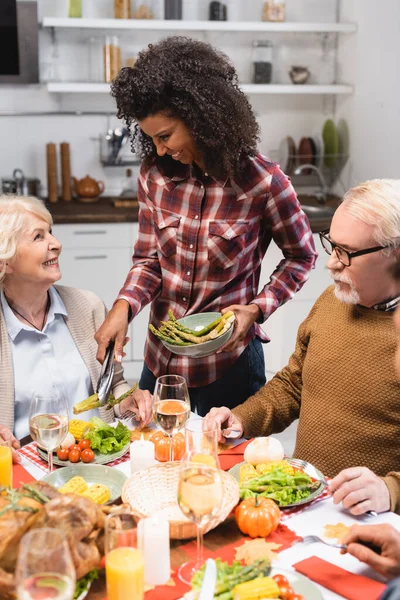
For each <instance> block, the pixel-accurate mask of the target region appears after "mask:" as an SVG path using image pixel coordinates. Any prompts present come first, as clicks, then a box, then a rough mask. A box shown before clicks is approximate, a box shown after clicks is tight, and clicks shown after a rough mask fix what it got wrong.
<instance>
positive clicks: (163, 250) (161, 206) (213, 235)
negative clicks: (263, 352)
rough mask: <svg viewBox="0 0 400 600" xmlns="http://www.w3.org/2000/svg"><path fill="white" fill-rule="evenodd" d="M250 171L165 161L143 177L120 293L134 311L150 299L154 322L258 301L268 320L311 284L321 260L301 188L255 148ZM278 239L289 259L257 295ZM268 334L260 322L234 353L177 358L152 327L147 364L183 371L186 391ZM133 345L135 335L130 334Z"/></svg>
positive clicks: (220, 372)
mask: <svg viewBox="0 0 400 600" xmlns="http://www.w3.org/2000/svg"><path fill="white" fill-rule="evenodd" d="M247 163H248V164H247V166H246V170H245V171H244V175H243V176H241V177H240V179H239V178H235V179H228V180H226V181H218V180H216V179H214V178H212V177H210V176H208V175H207V174H206V173H203V174H201V175H200V174H199V172H197V174H196V172H195V169H193V168H192V167H190V166H188V165H182V164H181V163H177V165H176V167H175V170H174V176H172V177H167V176H166V174H165V173H163V171H162V169H161V167H160V166H152V167H150V168H146V167H143V166H142V168H141V170H140V175H139V192H138V199H139V234H138V239H137V241H136V244H135V248H134V254H133V266H132V268H131V270H130V271H129V274H128V277H127V279H126V282H125V285H124V287H123V288H122V290H121V291H120V294H119V296H118V299H120V298H123V299H125V300H127V301H128V302H129V304H130V306H131V309H132V316H133V317H134V316H135V315H137V314H138V313H139V311H140V310H141V309H142V308H143V307H144V306H145V305H146V304H148V303H149V302H152V307H151V313H150V322H151V323H153V324H154V325H155V326H156V327H158V326H159V325H160V322H161V321H165V320H167V319H168V314H167V313H168V309H172V311H173V313H174V315H175V316H176V317H177V318H178V319H180V318H182V317H184V316H185V315H190V314H193V313H199V312H207V311H220V310H221V309H223V308H226V307H227V306H229V305H231V304H243V305H247V304H249V303H250V302H252V303H255V304H257V305H258V306H259V307H260V309H261V311H262V314H263V321H264V320H266V319H267V318H268V317H269V316H270V315H271V314H272V313H273V312H274V311H275V310H276V309H277V308H278V307H279V306H281V304H284V303H285V302H286V301H287V300H289V299H290V298H292V297H293V295H294V294H295V293H296V292H297V291H298V290H299V289H300V288H301V287H302V285H303V284H304V283H305V282H306V281H307V279H308V275H309V271H310V270H311V269H312V268H313V266H314V263H315V260H316V256H317V254H316V251H315V247H314V242H313V238H312V233H311V230H310V226H309V223H308V220H307V217H306V216H305V214H304V212H303V211H302V210H301V207H300V204H299V202H298V200H297V197H296V193H295V191H294V189H293V187H292V185H291V183H290V181H289V179H288V178H287V177H286V175H285V174H284V173H283V172H282V171H281V170H280V168H279V166H278V165H277V164H275V163H273V162H270V161H269V160H268V159H267V158H266V157H264V156H262V155H261V154H258V155H257V156H255V157H254V158H248V159H247ZM271 239H273V240H274V241H275V243H276V244H277V245H278V246H279V248H280V249H281V250H282V252H283V255H284V258H283V259H282V261H281V262H280V263H279V265H278V266H277V267H276V268H275V269H274V267H275V265H271V271H272V270H273V269H274V270H273V273H272V275H271V278H270V280H269V282H265V283H266V285H265V286H264V288H263V290H262V291H261V292H260V293H257V291H258V284H259V278H260V270H261V262H262V259H263V257H264V254H265V252H266V251H267V248H268V245H269V243H270V241H271ZM255 335H258V336H259V337H260V338H261V339H262V340H263V341H266V340H267V339H268V338H267V337H266V335H265V334H264V333H263V332H262V330H261V328H260V327H259V325H258V324H254V325H253V326H252V327H251V329H250V330H249V332H248V334H247V336H246V338H245V339H244V340H243V342H242V343H241V344H240V346H239V347H238V348H237V349H235V350H234V351H233V352H229V353H226V352H222V353H220V354H214V355H212V356H207V357H205V358H196V359H193V358H187V357H181V356H176V355H174V354H171V353H170V352H169V351H168V350H167V349H166V348H164V346H163V345H162V343H161V341H159V340H158V339H157V338H156V337H155V336H154V335H153V334H151V333H150V332H149V334H148V336H147V341H146V346H145V362H146V364H147V366H148V367H149V369H150V370H151V371H152V372H153V373H154V375H156V376H157V377H158V376H160V375H163V374H165V373H175V374H179V375H183V376H184V377H185V378H186V380H187V382H188V385H189V387H198V386H203V385H207V384H209V383H211V382H213V381H215V380H216V379H219V378H220V377H222V376H223V375H224V373H225V372H226V371H227V370H228V369H229V367H230V366H231V365H232V364H233V363H234V362H235V361H236V359H237V358H238V357H239V356H240V354H241V353H242V352H243V350H244V349H245V347H246V346H247V345H248V343H249V342H250V340H251V339H252V338H253V337H254V336H255ZM133 343H135V340H133Z"/></svg>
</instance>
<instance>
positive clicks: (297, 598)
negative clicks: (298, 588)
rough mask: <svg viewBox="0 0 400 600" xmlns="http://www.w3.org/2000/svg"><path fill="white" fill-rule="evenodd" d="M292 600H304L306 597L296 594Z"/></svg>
mask: <svg viewBox="0 0 400 600" xmlns="http://www.w3.org/2000/svg"><path fill="white" fill-rule="evenodd" d="M292 600H304V596H301V595H300V594H295V595H294V596H293V597H292Z"/></svg>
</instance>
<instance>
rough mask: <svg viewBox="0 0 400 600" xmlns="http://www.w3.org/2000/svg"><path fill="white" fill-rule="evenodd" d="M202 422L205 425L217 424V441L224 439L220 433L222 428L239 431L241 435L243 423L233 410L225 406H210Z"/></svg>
mask: <svg viewBox="0 0 400 600" xmlns="http://www.w3.org/2000/svg"><path fill="white" fill-rule="evenodd" d="M204 422H205V426H207V425H214V424H216V425H217V428H218V441H219V442H224V441H225V438H224V436H223V435H222V431H221V430H222V429H234V430H235V431H240V436H242V435H243V425H242V423H241V421H240V420H239V419H238V418H237V417H235V415H234V414H233V412H232V411H231V410H230V409H229V408H227V407H226V406H221V407H220V408H212V409H211V410H210V412H209V413H208V414H206V416H205V417H204ZM238 437H239V436H238Z"/></svg>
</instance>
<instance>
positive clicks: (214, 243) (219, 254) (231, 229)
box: [207, 221, 251, 269]
mask: <svg viewBox="0 0 400 600" xmlns="http://www.w3.org/2000/svg"><path fill="white" fill-rule="evenodd" d="M250 229H251V225H250V223H249V222H248V221H211V222H210V224H209V228H208V231H209V237H208V241H207V245H208V259H209V260H210V262H212V263H213V264H214V265H215V266H219V267H221V268H222V269H229V268H230V267H232V266H233V265H234V264H237V262H238V261H239V260H240V257H241V255H242V254H243V253H244V252H245V250H246V247H247V241H248V234H249V231H250Z"/></svg>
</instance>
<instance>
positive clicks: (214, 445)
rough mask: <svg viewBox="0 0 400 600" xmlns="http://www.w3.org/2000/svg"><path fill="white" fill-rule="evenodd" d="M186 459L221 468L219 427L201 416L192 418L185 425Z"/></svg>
mask: <svg viewBox="0 0 400 600" xmlns="http://www.w3.org/2000/svg"><path fill="white" fill-rule="evenodd" d="M184 460H186V461H190V462H198V463H202V464H205V465H208V466H210V467H216V468H218V469H219V468H220V464H219V458H218V428H217V425H216V424H215V423H213V424H211V425H210V424H208V423H207V422H206V421H205V420H204V419H202V418H201V417H197V418H192V419H190V421H188V422H187V423H186V425H185V456H184Z"/></svg>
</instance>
